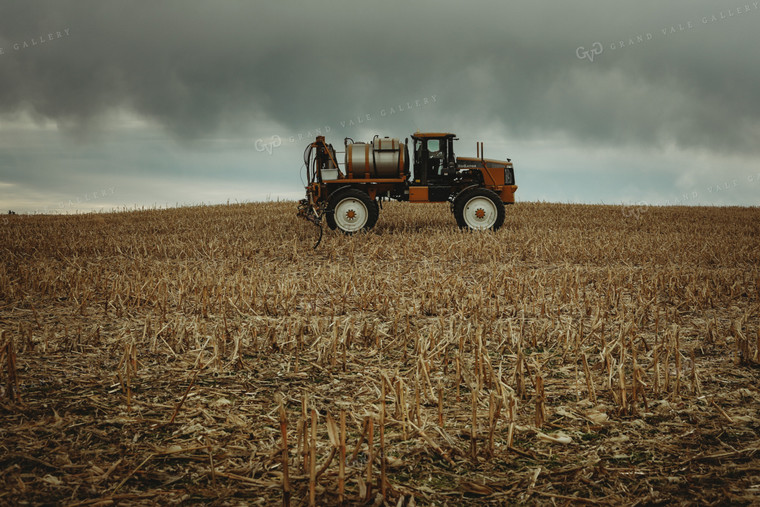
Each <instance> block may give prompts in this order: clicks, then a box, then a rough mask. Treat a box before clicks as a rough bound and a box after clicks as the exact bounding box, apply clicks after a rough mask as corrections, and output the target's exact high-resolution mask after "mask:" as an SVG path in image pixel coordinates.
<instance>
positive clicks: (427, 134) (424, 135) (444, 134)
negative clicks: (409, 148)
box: [412, 131, 456, 139]
mask: <svg viewBox="0 0 760 507" xmlns="http://www.w3.org/2000/svg"><path fill="white" fill-rule="evenodd" d="M431 137H456V134H450V133H448V132H419V131H418V132H415V133H414V134H412V138H413V139H428V138H431Z"/></svg>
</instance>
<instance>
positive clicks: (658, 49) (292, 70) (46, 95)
mask: <svg viewBox="0 0 760 507" xmlns="http://www.w3.org/2000/svg"><path fill="white" fill-rule="evenodd" d="M8 4H9V2H6V3H5V4H4V6H3V7H1V8H0V26H2V31H0V47H2V48H3V51H4V54H2V55H0V114H2V115H5V116H6V117H10V115H13V114H16V113H18V112H19V111H27V112H29V113H31V114H32V115H33V116H35V117H37V118H40V119H52V120H55V121H57V122H58V123H59V125H62V126H64V127H65V128H66V129H67V130H68V131H69V132H73V133H78V132H81V131H84V132H87V130H88V129H90V130H91V131H93V130H96V129H97V128H98V126H99V125H100V122H102V121H104V119H105V118H106V117H107V116H106V115H107V113H108V112H110V111H113V110H115V109H128V110H132V111H134V112H136V113H138V114H140V115H142V116H144V117H146V118H149V119H151V120H153V121H155V122H158V123H160V124H161V125H164V126H165V127H166V128H167V129H168V130H169V131H170V132H172V133H173V134H175V135H176V136H178V137H179V138H183V139H195V138H197V137H204V136H209V135H213V134H214V133H230V132H238V133H239V134H240V135H241V136H249V135H260V134H262V132H261V131H260V130H257V129H260V128H261V127H257V125H279V126H282V127H283V128H285V129H288V130H289V131H291V132H302V131H305V130H307V129H311V128H313V127H318V126H321V125H325V124H331V123H336V122H339V121H340V120H344V119H346V118H350V117H351V116H352V115H354V114H363V113H369V112H375V111H378V110H380V109H381V108H383V107H388V106H389V105H390V106H392V105H393V104H396V103H399V102H403V101H406V100H409V99H414V98H416V97H423V96H428V97H429V96H430V95H432V94H436V95H437V96H438V97H439V99H440V102H439V104H438V105H437V106H436V108H435V109H434V110H430V111H429V113H428V114H430V115H431V116H434V117H435V118H436V120H437V123H438V124H439V125H442V126H443V125H452V126H455V127H452V128H456V129H459V130H462V129H463V128H469V127H471V128H475V127H477V126H478V125H484V124H496V125H499V126H501V127H503V128H504V129H505V130H506V131H507V132H508V133H509V134H510V135H512V136H515V137H525V138H529V137H541V136H545V135H550V134H558V133H559V134H564V135H565V136H568V137H570V138H573V139H576V140H579V141H580V142H582V143H588V144H592V145H618V144H620V143H624V144H632V145H641V146H655V147H659V146H667V145H669V144H675V145H677V146H680V147H687V148H690V147H695V148H697V147H698V148H700V149H707V150H718V151H734V152H740V153H741V152H744V153H756V152H757V151H758V147H757V146H758V143H757V142H756V139H757V135H758V134H759V133H760V94H758V93H757V90H758V89H760V56H759V55H758V53H757V51H756V50H755V48H756V47H757V43H758V36H757V35H756V34H757V33H758V28H759V27H760V10H758V8H757V4H756V3H753V2H749V3H742V2H736V3H726V4H716V3H714V2H709V1H688V2H687V1H681V2H668V3H663V2H654V1H643V2H636V3H632V2H625V3H623V2H604V3H602V2H596V1H582V2H572V3H567V2H563V3H559V2H557V3H538V2H432V1H428V2H425V1H418V2H397V1H386V2H373V3H369V2H336V1H330V2H243V1H227V2H205V1H204V2H201V1H191V0H182V1H179V0H178V1H173V2H158V3H148V2H144V3H143V2H139V3H135V2H108V1H106V2H103V1H97V2H95V1H92V2H83V1H76V2H64V1H49V2H33V3H31V2H24V3H17V4H14V5H8ZM729 10H730V12H731V15H729V14H728V13H729ZM740 11H741V12H740ZM713 18H715V20H713ZM705 19H706V20H707V21H706V22H704V20H705ZM677 26H681V29H676V31H671V28H673V27H677ZM684 26H687V28H683V27H684ZM688 26H691V27H690V28H689V27H688ZM63 29H68V30H69V31H70V36H68V37H64V38H61V39H55V40H49V41H46V43H45V44H44V45H43V44H39V45H36V46H34V47H28V48H23V49H22V50H15V49H14V44H16V43H19V42H23V41H30V40H32V39H34V38H35V37H38V38H39V37H41V36H43V37H44V36H47V34H49V33H54V32H56V31H61V30H63ZM663 29H664V30H665V32H662V30H663ZM639 38H640V39H641V40H640V41H639ZM621 42H622V43H623V44H620V43H621ZM594 43H599V45H600V47H601V48H602V49H603V51H601V53H600V54H598V55H596V56H595V58H594V60H593V61H591V60H590V59H587V58H580V57H579V56H578V55H579V54H581V55H582V54H583V53H582V52H581V53H578V51H577V48H578V47H581V46H582V47H584V48H590V47H592V45H593V44H594ZM267 133H268V134H275V133H277V132H264V133H263V134H267Z"/></svg>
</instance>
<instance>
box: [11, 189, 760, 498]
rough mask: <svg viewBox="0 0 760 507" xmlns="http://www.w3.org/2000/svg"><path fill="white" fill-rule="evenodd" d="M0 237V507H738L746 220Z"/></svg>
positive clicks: (746, 392)
mask: <svg viewBox="0 0 760 507" xmlns="http://www.w3.org/2000/svg"><path fill="white" fill-rule="evenodd" d="M384 208H385V209H384V210H383V213H382V216H381V219H380V222H379V223H378V226H377V227H376V228H375V230H374V231H373V232H372V233H370V234H359V235H356V236H353V237H345V236H342V235H338V234H333V233H330V234H326V236H325V238H324V240H323V241H322V245H321V246H320V247H319V248H318V249H317V250H316V251H313V250H312V249H311V246H312V245H313V242H314V240H315V237H316V234H315V229H314V228H313V226H311V225H309V224H307V223H305V222H301V221H298V220H296V219H295V217H294V204H293V203H287V202H285V203H260V204H246V205H234V206H214V207H194V208H182V209H173V210H150V211H141V212H127V213H115V214H107V215H98V216H92V215H82V216H48V217H19V216H14V217H9V219H8V221H7V222H6V223H5V224H4V225H3V226H2V228H0V236H2V240H3V242H2V244H3V249H2V252H0V257H2V263H0V305H2V306H1V307H2V319H0V331H1V332H2V339H1V340H0V398H1V400H0V410H1V411H2V421H3V423H2V428H1V429H0V459H1V460H2V461H3V467H2V470H3V471H2V472H1V473H0V503H11V504H16V503H20V502H24V501H26V502H33V503H71V504H77V503H79V504H95V503H98V502H103V503H108V502H121V503H125V504H130V503H146V504H147V503H168V502H177V501H187V502H216V503H220V504H228V503H229V504H232V503H238V502H240V501H246V502H249V503H256V502H258V503H262V504H266V505H272V504H276V503H283V504H285V505H288V504H297V505H324V504H336V503H344V504H359V503H363V504H375V505H383V504H384V505H418V504H419V505H424V504H429V503H444V502H449V503H450V504H451V503H455V504H467V503H473V504H481V503H494V504H501V503H512V502H530V503H534V502H541V503H544V502H545V503H549V502H555V503H556V502H562V503H566V502H571V503H574V502H579V503H580V502H583V503H604V504H633V503H658V502H683V501H687V502H693V501H699V502H726V501H729V502H737V503H756V502H758V501H760V489H759V488H758V486H757V485H758V484H760V446H758V443H757V442H758V441H760V438H759V436H758V431H759V430H760V415H759V414H758V411H759V410H760V403H758V402H759V401H760V393H758V387H757V386H758V385H759V383H758V377H759V375H758V372H760V369H758V363H760V318H759V315H758V314H759V312H760V298H759V297H758V296H759V294H758V292H759V291H760V220H759V219H760V211H758V210H757V209H752V208H685V207H670V208H648V209H647V212H646V213H645V214H643V215H642V216H641V217H638V218H636V219H632V218H630V217H626V215H625V214H624V213H623V212H621V208H620V207H615V206H584V205H559V204H546V203H521V204H518V205H515V206H511V207H509V208H508V212H509V213H508V219H507V224H506V225H505V227H504V228H503V229H502V230H500V231H498V232H497V233H491V232H489V233H476V234H472V233H467V232H460V231H458V230H456V229H455V228H454V227H452V223H451V220H450V216H449V215H448V210H447V209H446V208H445V206H444V205H440V206H439V205H419V206H414V205H406V204H400V203H390V204H386V205H385V207H384Z"/></svg>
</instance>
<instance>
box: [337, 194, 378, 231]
mask: <svg viewBox="0 0 760 507" xmlns="http://www.w3.org/2000/svg"><path fill="white" fill-rule="evenodd" d="M378 215H379V209H378V206H377V203H376V202H375V201H373V200H372V199H370V197H369V195H367V194H366V193H365V192H362V191H361V190H357V189H355V188H349V189H346V190H343V191H340V192H338V193H337V194H335V195H333V196H332V197H330V204H329V206H328V208H327V226H328V227H330V229H333V230H335V229H338V230H339V231H341V232H342V233H344V234H353V233H355V232H358V231H361V230H369V229H372V227H374V226H375V223H376V222H377V217H378Z"/></svg>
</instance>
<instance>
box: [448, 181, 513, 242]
mask: <svg viewBox="0 0 760 507" xmlns="http://www.w3.org/2000/svg"><path fill="white" fill-rule="evenodd" d="M484 199H485V200H484ZM488 201H490V202H491V204H492V205H491V206H489V205H488V204H487V202H488ZM478 205H480V206H478ZM481 212H482V213H483V216H482V217H481V216H480V213H481ZM505 216H506V211H505V209H504V203H503V202H501V197H499V195H498V194H497V193H496V192H494V191H493V190H488V189H487V188H472V189H470V190H465V191H464V192H462V193H461V194H460V195H458V196H457V197H456V199H454V218H456V221H457V225H458V226H459V228H460V229H470V230H476V229H491V230H493V231H496V230H498V229H499V228H500V227H501V226H502V225H504V217H505Z"/></svg>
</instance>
